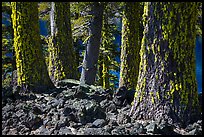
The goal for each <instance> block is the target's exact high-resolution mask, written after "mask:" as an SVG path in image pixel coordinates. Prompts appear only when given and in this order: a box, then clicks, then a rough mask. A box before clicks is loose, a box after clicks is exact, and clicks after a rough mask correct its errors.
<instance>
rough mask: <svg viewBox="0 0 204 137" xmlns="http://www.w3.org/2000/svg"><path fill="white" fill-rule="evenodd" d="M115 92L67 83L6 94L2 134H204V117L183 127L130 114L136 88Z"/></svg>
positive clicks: (97, 87)
mask: <svg viewBox="0 0 204 137" xmlns="http://www.w3.org/2000/svg"><path fill="white" fill-rule="evenodd" d="M65 83H66V82H65ZM65 87H68V88H65ZM113 92H114V91H112V90H103V89H102V88H101V87H99V86H93V85H91V86H89V85H79V84H68V85H66V84H65V85H64V88H56V89H52V90H48V91H44V92H42V93H32V92H31V93H28V94H25V93H19V95H18V96H19V98H18V97H17V98H15V97H14V96H13V95H11V96H13V97H7V98H5V96H4V99H3V102H4V103H3V102H2V104H3V106H2V134H3V135H15V134H19V135H146V134H152V135H155V134H159V135H202V120H198V121H197V122H194V123H192V124H190V125H188V126H187V127H186V128H185V129H183V127H180V125H174V126H173V125H172V124H168V123H167V122H164V121H161V122H160V121H159V122H158V121H147V120H138V119H139V118H138V117H135V116H134V115H133V116H131V117H129V115H128V114H129V112H130V109H131V105H130V104H129V103H130V102H132V99H133V96H134V93H135V91H134V90H127V89H126V88H125V87H121V88H120V89H118V90H117V92H116V93H114V95H113Z"/></svg>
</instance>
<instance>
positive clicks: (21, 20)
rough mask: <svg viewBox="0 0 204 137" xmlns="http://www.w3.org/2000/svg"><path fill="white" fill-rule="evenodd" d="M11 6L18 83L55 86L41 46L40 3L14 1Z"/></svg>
mask: <svg viewBox="0 0 204 137" xmlns="http://www.w3.org/2000/svg"><path fill="white" fill-rule="evenodd" d="M11 6H12V24H13V29H14V48H15V54H16V68H17V75H18V85H19V86H20V87H21V88H25V89H31V88H34V89H35V88H41V87H48V88H49V87H50V88H53V87H54V85H53V83H52V82H51V80H50V78H49V76H48V72H47V68H46V64H45V59H44V57H43V52H42V47H41V40H40V29H39V22H38V3H37V2H12V3H11Z"/></svg>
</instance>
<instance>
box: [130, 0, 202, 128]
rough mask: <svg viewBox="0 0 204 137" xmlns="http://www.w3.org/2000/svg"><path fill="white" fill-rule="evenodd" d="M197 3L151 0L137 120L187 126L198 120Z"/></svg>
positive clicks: (146, 18) (134, 108)
mask: <svg viewBox="0 0 204 137" xmlns="http://www.w3.org/2000/svg"><path fill="white" fill-rule="evenodd" d="M197 8H198V7H197V3H195V2H191V3H184V2H183V3H174V2H168V3H164V2H148V3H145V7H144V14H143V18H144V25H145V26H144V36H143V39H142V45H141V50H140V55H141V62H140V68H139V77H138V82H137V88H136V93H135V97H134V101H133V106H132V110H131V112H130V114H133V116H134V117H136V118H137V119H153V120H159V119H160V120H161V119H164V120H167V121H168V122H169V123H174V122H176V123H181V124H183V125H187V124H188V123H189V122H192V121H195V120H196V119H197V117H196V115H197V114H198V113H197V112H198V111H199V110H198V107H199V104H198V93H197V83H196V77H195V74H196V73H195V38H196V29H195V25H196V21H197Z"/></svg>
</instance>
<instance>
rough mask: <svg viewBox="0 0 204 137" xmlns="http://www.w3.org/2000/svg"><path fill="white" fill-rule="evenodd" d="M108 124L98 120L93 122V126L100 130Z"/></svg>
mask: <svg viewBox="0 0 204 137" xmlns="http://www.w3.org/2000/svg"><path fill="white" fill-rule="evenodd" d="M106 123H107V121H105V120H104V119H96V120H95V121H94V122H93V125H94V126H95V127H98V128H100V127H103V126H105V125H106Z"/></svg>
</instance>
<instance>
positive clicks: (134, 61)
mask: <svg viewBox="0 0 204 137" xmlns="http://www.w3.org/2000/svg"><path fill="white" fill-rule="evenodd" d="M140 9H141V6H140V3H139V2H126V3H125V9H124V15H123V20H122V45H121V57H120V58H121V66H120V80H119V87H122V86H126V87H128V88H132V89H135V88H136V84H137V77H138V71H139V61H140V57H139V51H140V33H139V26H140V18H141V12H140Z"/></svg>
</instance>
